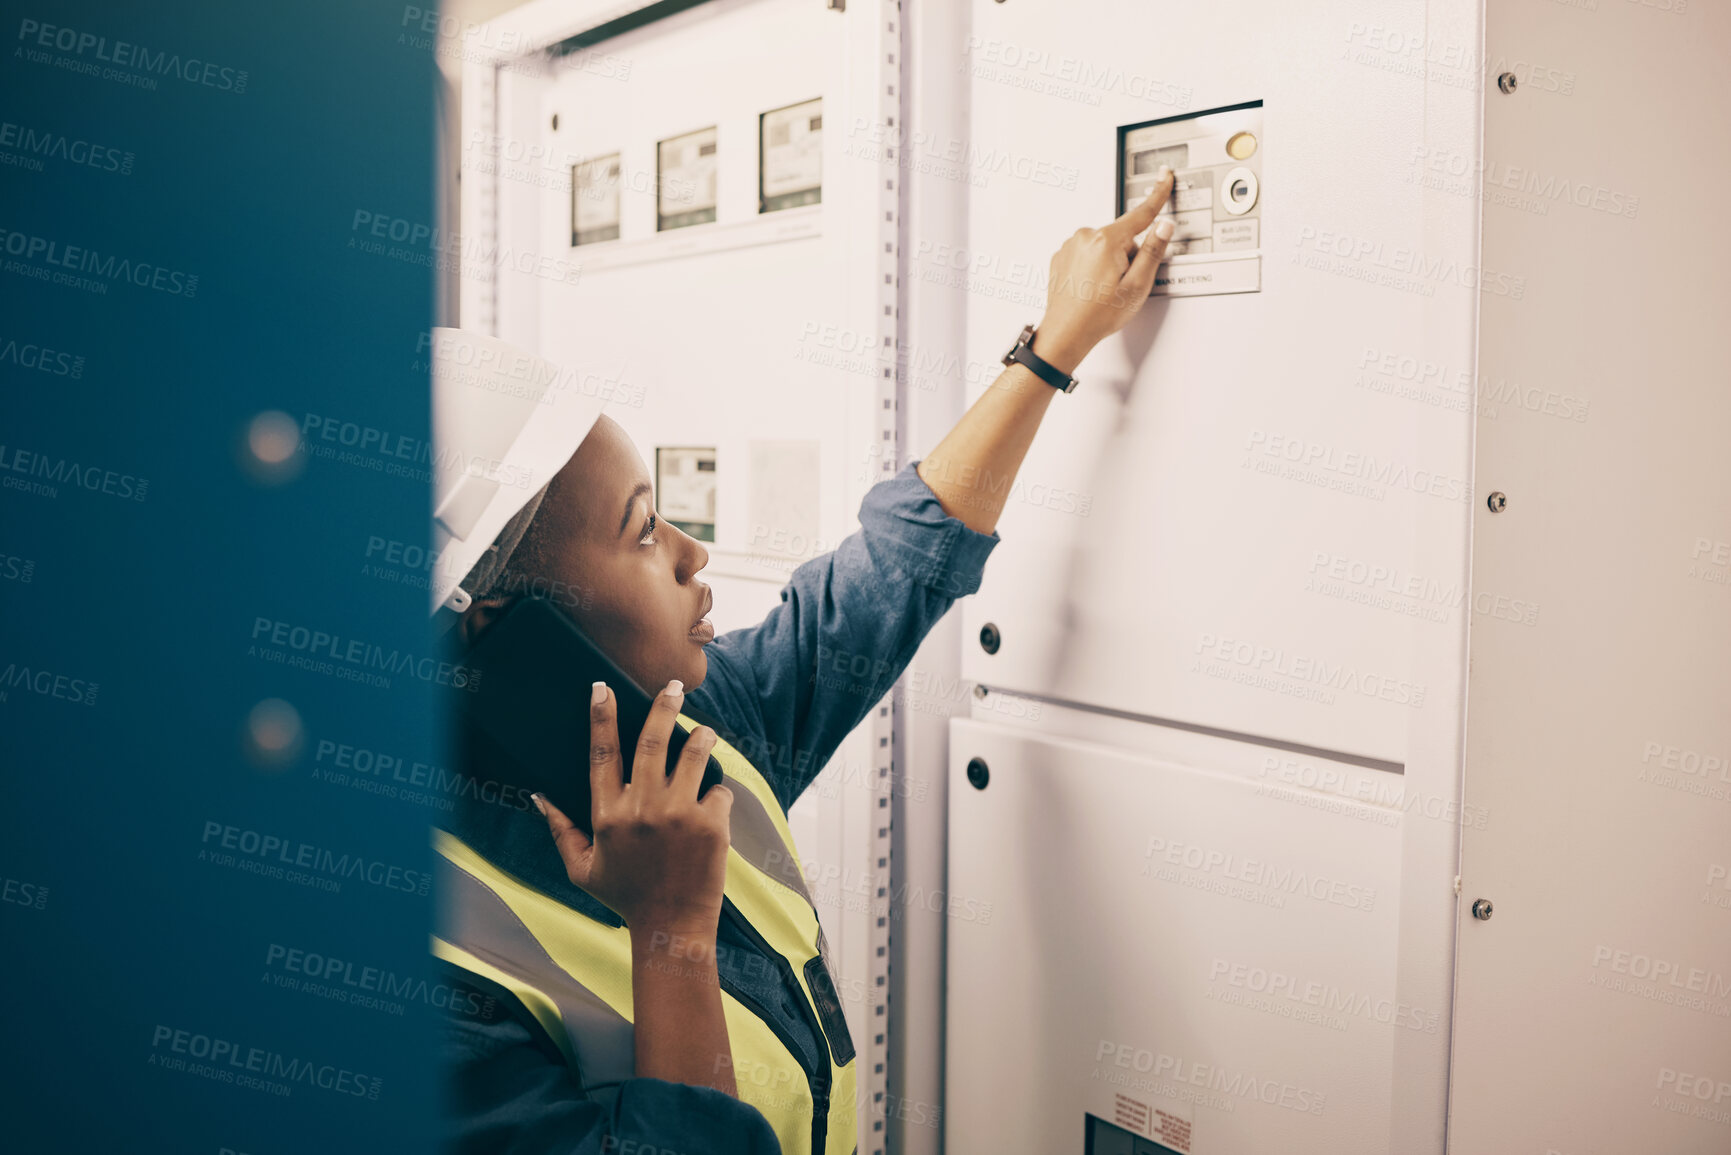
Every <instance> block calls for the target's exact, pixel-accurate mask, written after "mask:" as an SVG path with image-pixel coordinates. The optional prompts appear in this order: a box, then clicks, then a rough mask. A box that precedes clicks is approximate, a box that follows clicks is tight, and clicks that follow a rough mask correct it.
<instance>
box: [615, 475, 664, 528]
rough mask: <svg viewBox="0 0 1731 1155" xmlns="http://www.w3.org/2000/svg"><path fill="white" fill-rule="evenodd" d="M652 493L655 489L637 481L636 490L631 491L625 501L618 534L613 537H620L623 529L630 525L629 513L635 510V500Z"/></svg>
mask: <svg viewBox="0 0 1731 1155" xmlns="http://www.w3.org/2000/svg"><path fill="white" fill-rule="evenodd" d="M654 492H655V488H654V487H653V486H651V485H650V484H649V483H648V482H647V481H639V482H638V483H637V486H636V488H634V489H633V490H632V491H631V496H630V497H627V498H626V499H625V515H624V516H623V517H621V518H620V519H619V533H617V534H614V535H613V536H615V537H619V536H621V535H622V534H624V532H625V527H626V526H627V525H630V524H631V511H632V510H633V509H635V508H637V499H638V498H639V497H641V496H643V495H644V494H645V493H654Z"/></svg>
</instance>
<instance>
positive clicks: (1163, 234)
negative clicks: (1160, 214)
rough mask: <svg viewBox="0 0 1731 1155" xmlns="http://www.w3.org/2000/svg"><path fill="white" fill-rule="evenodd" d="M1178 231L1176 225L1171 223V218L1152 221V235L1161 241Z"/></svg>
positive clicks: (1168, 238)
mask: <svg viewBox="0 0 1731 1155" xmlns="http://www.w3.org/2000/svg"><path fill="white" fill-rule="evenodd" d="M1177 231H1178V226H1177V225H1175V224H1173V223H1172V218H1171V217H1167V218H1166V219H1165V220H1159V221H1155V222H1154V235H1155V236H1157V237H1159V238H1160V239H1161V240H1163V241H1169V240H1171V239H1172V234H1173V233H1175V232H1177Z"/></svg>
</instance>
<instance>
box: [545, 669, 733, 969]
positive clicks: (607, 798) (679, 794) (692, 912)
mask: <svg viewBox="0 0 1731 1155" xmlns="http://www.w3.org/2000/svg"><path fill="white" fill-rule="evenodd" d="M684 700H685V694H684V687H683V686H681V685H680V684H679V682H677V681H673V682H669V683H668V684H667V688H666V689H665V690H663V691H662V692H661V693H660V694H659V695H657V696H656V698H655V701H654V703H653V704H652V705H651V706H650V709H649V719H648V721H646V722H645V723H644V725H643V733H642V734H641V735H640V736H639V737H638V739H637V751H636V755H635V758H634V759H633V761H632V763H631V781H630V782H626V781H625V774H624V765H623V763H622V762H621V761H620V751H619V728H618V721H617V710H616V704H615V701H614V697H613V692H612V690H610V689H609V688H608V687H607V686H606V685H605V684H604V683H602V682H596V683H595V694H594V697H593V699H592V701H591V703H590V706H589V785H590V798H591V804H590V807H591V814H590V817H591V829H593V830H594V832H595V833H594V838H593V839H591V838H589V837H588V836H586V835H584V833H583V832H582V831H581V830H579V829H578V828H577V827H576V826H574V825H572V823H571V820H570V819H569V818H567V817H566V816H565V815H564V814H562V813H561V812H560V811H559V808H558V807H556V806H554V805H553V803H552V802H551V801H550V800H549V799H548V798H547V797H546V795H544V794H537V795H535V804H536V805H537V806H538V807H540V809H541V813H542V814H543V815H544V816H545V817H546V819H547V827H548V829H549V830H550V831H551V832H552V834H553V841H554V842H555V844H557V846H558V848H559V857H560V858H562V859H563V860H564V862H565V873H566V874H567V875H568V876H569V877H570V879H571V881H572V882H573V883H575V884H576V885H578V886H580V887H582V888H583V889H584V890H586V891H588V892H589V893H590V894H593V895H594V896H595V897H596V898H598V899H600V900H601V901H602V902H604V903H606V904H607V905H608V906H609V907H611V908H612V909H613V910H614V911H615V912H616V913H617V914H618V915H619V916H620V917H621V918H623V919H624V920H625V923H626V925H627V926H628V927H630V928H631V931H632V933H633V935H634V936H635V935H637V934H640V933H643V932H646V931H647V932H654V933H656V934H665V935H670V936H707V938H708V941H709V942H711V943H713V942H714V939H715V930H716V925H717V923H718V922H719V921H720V918H721V894H722V889H723V887H724V885H725V884H726V878H727V847H728V815H729V813H730V812H731V811H732V809H733V794H732V792H731V791H729V790H728V788H727V787H726V786H724V785H721V784H717V785H715V786H712V787H711V788H710V790H709V792H708V793H707V794H705V795H704V796H703V798H702V799H701V800H699V798H698V797H697V791H698V788H699V786H700V785H701V784H702V781H703V769H704V766H705V765H706V763H707V761H708V758H709V752H710V750H711V749H712V748H713V747H714V746H715V731H714V730H711V729H710V728H709V727H708V726H698V727H696V728H695V729H693V730H692V731H691V733H690V735H689V736H688V737H687V738H686V741H685V748H684V749H683V750H682V751H680V755H679V763H678V765H677V767H676V768H675V770H674V772H673V773H672V774H671V775H669V774H668V773H667V772H666V766H667V742H668V739H669V738H670V737H671V736H672V733H673V727H674V725H675V724H676V722H675V719H676V718H677V717H678V715H679V708H680V704H681V703H682V702H683V701H684Z"/></svg>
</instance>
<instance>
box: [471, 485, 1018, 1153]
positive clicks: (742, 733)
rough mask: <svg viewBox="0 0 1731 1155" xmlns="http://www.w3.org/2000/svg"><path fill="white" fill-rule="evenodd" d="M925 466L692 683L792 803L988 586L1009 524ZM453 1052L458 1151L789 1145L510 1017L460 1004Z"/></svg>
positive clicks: (719, 648)
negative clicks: (968, 510) (958, 499)
mask: <svg viewBox="0 0 1731 1155" xmlns="http://www.w3.org/2000/svg"><path fill="white" fill-rule="evenodd" d="M917 464H918V462H910V463H909V464H908V465H907V466H906V467H904V468H903V469H902V471H901V472H900V473H898V474H896V475H895V476H894V477H893V478H890V479H887V480H885V481H882V482H879V483H878V484H877V485H875V486H873V487H872V489H871V491H870V492H869V493H867V494H866V496H865V500H864V501H863V502H862V503H861V505H860V514H859V520H860V528H859V529H858V530H856V531H855V532H854V533H852V534H850V535H849V536H848V537H847V538H846V539H845V540H844V541H843V542H842V543H841V544H840V545H839V546H837V547H836V548H835V550H834V551H833V552H831V553H827V554H825V555H823V556H822V557H817V558H813V559H812V560H811V561H808V562H806V563H804V564H803V565H801V566H800V567H799V568H798V569H796V570H795V571H794V572H793V576H792V578H791V579H790V580H789V581H788V583H787V585H785V586H783V587H782V591H781V604H780V605H778V606H776V607H775V608H774V609H773V610H771V611H770V612H769V614H768V615H767V616H766V617H765V618H764V619H763V621H762V622H760V623H759V624H757V625H755V626H749V627H746V628H744V629H738V630H733V631H731V632H729V633H726V634H723V635H722V636H721V637H718V638H716V639H715V641H713V642H712V643H710V645H709V646H708V648H707V650H706V651H705V652H706V653H707V654H708V658H709V672H708V674H707V676H706V677H705V678H704V681H703V684H702V685H701V686H698V687H696V688H694V689H692V690H690V691H688V692H687V694H686V703H687V704H688V705H689V706H693V707H695V708H696V709H697V710H700V711H702V712H703V713H705V714H708V715H709V716H710V717H712V718H714V719H715V720H716V721H717V722H719V723H720V726H719V727H718V730H720V731H721V733H722V736H723V737H725V738H727V740H728V741H730V742H731V743H732V744H733V745H734V746H735V747H737V748H738V749H739V751H740V752H741V753H742V754H744V755H745V756H746V757H747V758H749V759H750V760H751V762H752V764H753V765H754V766H756V767H757V769H758V771H759V772H760V773H762V774H763V776H764V777H765V778H766V779H768V781H769V783H770V785H771V787H772V788H773V789H774V790H775V795H776V797H777V798H778V799H780V801H781V804H782V806H783V808H784V809H785V808H787V807H791V806H792V805H793V803H794V801H795V800H796V799H797V798H798V797H799V796H800V794H801V792H803V791H804V790H805V788H806V787H807V786H809V785H811V782H812V780H813V779H814V778H816V777H817V775H818V772H819V771H821V770H822V769H823V767H824V764H825V763H826V762H828V761H829V759H830V756H831V755H832V754H834V753H835V751H836V748H837V747H838V746H840V745H841V743H842V740H843V739H845V738H846V737H847V735H848V733H849V732H850V731H851V730H853V728H854V727H855V726H857V725H858V724H859V723H860V721H861V720H862V719H864V718H865V716H866V714H867V713H868V712H869V711H870V710H871V708H872V707H873V706H874V705H876V703H877V702H878V701H879V699H881V698H882V697H883V696H884V695H885V694H886V693H888V692H889V689H890V687H891V686H892V685H893V684H894V683H895V680H896V679H897V678H899V677H900V676H901V674H902V671H903V670H904V669H906V668H907V664H908V662H910V661H911V660H912V659H913V656H914V652H915V651H916V650H917V649H919V645H920V642H921V641H922V640H923V639H924V638H925V636H926V634H927V633H928V632H929V631H930V630H931V628H932V626H933V625H935V624H936V623H937V621H938V619H939V618H941V617H942V616H943V615H944V612H945V611H946V610H948V609H949V608H950V606H951V604H952V603H953V602H954V601H955V600H956V598H958V597H961V596H963V595H965V594H971V593H973V592H974V591H975V590H977V589H979V588H980V575H981V573H982V572H983V570H984V567H985V563H986V557H987V555H989V554H990V553H991V552H992V549H993V547H994V546H996V545H997V544H998V535H997V534H996V533H993V534H991V535H989V536H988V535H986V534H982V533H977V532H975V531H974V530H971V529H969V528H968V527H967V526H965V525H963V524H962V523H961V522H960V521H959V520H957V519H956V518H953V517H951V516H949V515H948V514H946V513H945V512H944V510H943V507H942V506H940V505H939V504H938V500H937V498H936V497H935V496H933V494H932V491H931V490H930V489H929V488H928V487H927V486H926V483H925V482H924V481H921V480H920V478H919V475H918V474H917V473H915V472H914V467H915V465H917ZM609 913H610V912H609ZM723 926H724V927H725V926H726V921H725V920H723ZM723 939H724V940H728V939H733V940H736V941H723V942H721V943H720V947H721V949H719V950H718V951H717V954H716V966H717V970H718V971H719V973H720V975H721V977H722V980H723V981H724V982H726V983H731V984H734V985H736V986H737V987H739V988H741V989H744V990H747V991H750V992H751V993H752V994H753V997H754V998H755V999H756V1001H757V1002H758V1004H759V1005H760V1006H762V1007H764V1008H765V1009H766V1011H767V1012H768V1013H770V1014H771V1015H772V1016H774V1017H775V1018H776V1019H777V1020H778V1022H779V1024H780V1025H781V1026H782V1027H783V1028H784V1029H785V1030H786V1032H787V1033H788V1035H789V1036H790V1037H791V1038H792V1039H793V1040H794V1042H795V1043H796V1045H797V1046H798V1048H799V1049H800V1050H801V1051H802V1052H804V1055H805V1057H806V1059H807V1061H808V1062H811V1061H814V1060H815V1059H816V1058H817V1057H818V1056H820V1055H822V1054H823V1044H822V1041H821V1040H820V1039H818V1038H817V1037H816V1036H815V1035H813V1033H812V1032H811V1030H810V1028H809V1027H808V1026H807V1025H806V1022H805V1019H804V1016H803V1015H801V1014H800V1013H799V1010H798V1006H799V1004H798V1002H797V1001H795V1000H798V999H800V998H801V997H802V996H801V994H800V992H799V991H798V990H792V991H786V990H781V989H779V988H780V985H781V984H780V982H779V980H777V979H776V978H775V977H774V974H773V972H772V970H771V968H767V967H764V966H762V965H760V964H758V965H754V961H753V959H754V955H755V954H756V948H755V947H753V946H752V945H751V944H750V943H749V942H746V941H744V940H743V939H740V938H738V936H734V935H729V934H726V933H725V931H724V933H723ZM766 984H767V985H766ZM444 1060H445V1066H446V1073H447V1078H448V1079H449V1080H450V1081H451V1085H452V1098H451V1101H450V1103H449V1104H448V1107H447V1117H448V1118H449V1119H450V1122H451V1125H452V1127H453V1128H454V1132H453V1135H452V1140H453V1144H454V1149H455V1150H458V1151H462V1152H476V1153H479V1152H488V1153H489V1155H497V1153H505V1152H509V1153H511V1155H553V1153H558V1155H570V1153H582V1155H591V1153H593V1155H602V1153H604V1152H618V1151H621V1150H626V1151H629V1150H640V1149H642V1150H657V1149H664V1150H669V1151H677V1152H680V1153H681V1155H711V1153H713V1155H759V1153H764V1155H769V1153H773V1152H778V1151H779V1150H780V1147H779V1144H777V1142H776V1139H775V1135H774V1133H773V1132H771V1131H770V1129H769V1124H768V1123H767V1122H766V1121H765V1120H764V1118H763V1116H762V1115H761V1114H759V1113H758V1111H757V1110H756V1108H754V1107H751V1106H749V1105H747V1104H745V1103H741V1102H739V1101H738V1100H736V1099H733V1098H731V1097H730V1096H727V1095H724V1094H722V1093H720V1092H719V1091H714V1090H711V1089H709V1088H706V1087H692V1086H686V1085H684V1084H677V1083H667V1082H663V1081H662V1080H659V1079H627V1080H626V1081H625V1082H623V1083H621V1084H620V1085H619V1088H618V1094H617V1095H616V1096H615V1097H614V1099H613V1101H612V1103H610V1104H603V1103H601V1102H597V1101H593V1100H591V1099H589V1098H587V1097H586V1096H585V1095H584V1094H583V1092H582V1091H580V1090H579V1089H578V1087H577V1085H576V1083H575V1082H573V1081H572V1079H571V1078H570V1076H569V1074H568V1072H567V1069H566V1067H565V1065H564V1061H563V1059H562V1058H561V1057H560V1055H559V1054H558V1052H557V1051H552V1050H550V1049H549V1048H547V1047H546V1046H545V1044H544V1043H543V1042H541V1041H538V1040H537V1038H536V1037H535V1036H534V1035H533V1034H532V1032H531V1029H530V1027H529V1026H528V1025H526V1024H524V1023H522V1022H520V1021H519V1020H518V1019H516V1018H515V1017H512V1016H511V1015H510V1014H505V1015H500V1016H498V1017H496V1018H490V1019H483V1018H480V1017H475V1016H469V1015H462V1014H456V1013H453V1014H452V1015H451V1016H450V1017H449V1018H448V1020H447V1027H446V1031H445V1044H444ZM629 1142H635V1144H637V1146H636V1147H631V1146H627V1145H626V1144H627V1143H629ZM852 1146H853V1144H852V1137H851V1136H845V1137H844V1136H831V1139H830V1150H831V1151H832V1152H837V1153H840V1155H846V1153H847V1152H848V1151H851V1150H852Z"/></svg>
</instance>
